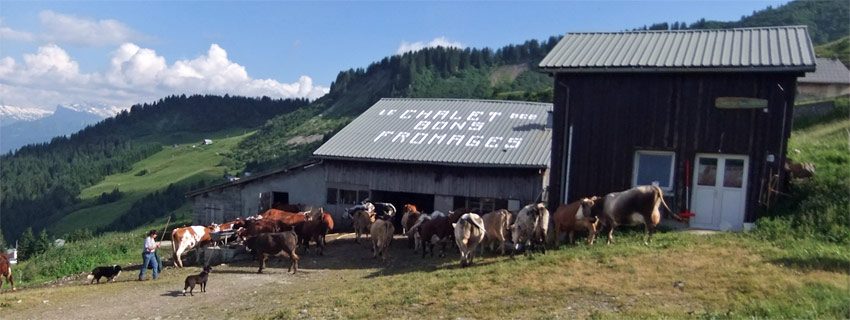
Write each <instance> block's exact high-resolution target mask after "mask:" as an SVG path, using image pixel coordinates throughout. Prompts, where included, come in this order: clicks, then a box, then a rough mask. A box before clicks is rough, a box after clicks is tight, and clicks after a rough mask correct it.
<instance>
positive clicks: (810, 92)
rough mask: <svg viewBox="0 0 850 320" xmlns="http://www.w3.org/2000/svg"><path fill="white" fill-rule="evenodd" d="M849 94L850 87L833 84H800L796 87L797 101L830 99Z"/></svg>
mask: <svg viewBox="0 0 850 320" xmlns="http://www.w3.org/2000/svg"><path fill="white" fill-rule="evenodd" d="M848 94H850V85H847V84H835V83H801V84H799V85H798V86H797V98H798V100H819V99H831V98H835V97H838V96H844V95H848Z"/></svg>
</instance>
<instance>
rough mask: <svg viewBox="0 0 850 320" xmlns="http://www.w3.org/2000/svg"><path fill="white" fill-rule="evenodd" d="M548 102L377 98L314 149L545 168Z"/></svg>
mask: <svg viewBox="0 0 850 320" xmlns="http://www.w3.org/2000/svg"><path fill="white" fill-rule="evenodd" d="M551 111H552V104H550V103H536V102H521V101H494V100H462V99H386V98H385V99H381V100H380V101H378V102H377V103H376V104H375V105H373V106H372V107H371V108H369V109H368V110H366V111H365V112H363V114H361V115H360V116H359V117H357V119H354V121H352V122H351V123H350V124H349V125H348V126H346V127H345V128H343V129H342V130H341V131H340V132H339V133H337V134H336V135H334V136H333V138H331V139H330V140H328V142H326V143H325V144H323V145H322V146H321V147H319V149H318V150H316V151H315V152H314V153H313V155H314V156H317V157H320V158H327V159H352V160H369V161H383V162H403V163H427V164H439V165H452V166H471V167H528V168H547V167H548V166H549V152H550V149H551V140H552V130H551V129H552V128H551V119H550V117H551Z"/></svg>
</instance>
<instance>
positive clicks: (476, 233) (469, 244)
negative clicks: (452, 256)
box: [452, 213, 485, 267]
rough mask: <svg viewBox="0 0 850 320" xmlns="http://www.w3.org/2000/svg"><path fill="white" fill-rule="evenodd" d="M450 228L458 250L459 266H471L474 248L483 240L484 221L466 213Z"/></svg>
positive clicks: (479, 217)
mask: <svg viewBox="0 0 850 320" xmlns="http://www.w3.org/2000/svg"><path fill="white" fill-rule="evenodd" d="M452 226H453V227H454V229H455V242H456V243H457V247H458V249H460V266H461V267H466V266H468V265H471V264H472V259H473V258H475V247H477V246H478V244H480V243H481V241H483V240H484V232H485V230H484V220H483V219H481V216H479V215H477V214H474V213H466V214H464V215H462V216H460V220H458V221H457V223H453V224H452Z"/></svg>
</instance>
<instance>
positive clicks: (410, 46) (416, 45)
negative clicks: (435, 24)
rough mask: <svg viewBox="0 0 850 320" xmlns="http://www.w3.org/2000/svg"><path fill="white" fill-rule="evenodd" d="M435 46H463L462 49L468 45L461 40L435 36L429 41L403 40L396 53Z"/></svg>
mask: <svg viewBox="0 0 850 320" xmlns="http://www.w3.org/2000/svg"><path fill="white" fill-rule="evenodd" d="M435 47H444V48H461V49H463V48H465V47H466V46H464V45H463V44H462V43H460V42H457V41H451V40H449V39H448V38H446V37H437V38H434V39H433V40H431V41H428V42H423V41H417V42H412V43H410V42H407V41H402V42H401V44H400V45H399V46H398V50H396V54H404V53H405V52H411V51H419V50H422V49H425V48H435Z"/></svg>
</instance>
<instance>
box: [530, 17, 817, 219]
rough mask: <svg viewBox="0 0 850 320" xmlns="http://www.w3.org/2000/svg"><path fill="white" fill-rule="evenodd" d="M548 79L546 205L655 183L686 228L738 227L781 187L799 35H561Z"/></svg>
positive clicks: (802, 55) (785, 31)
mask: <svg viewBox="0 0 850 320" xmlns="http://www.w3.org/2000/svg"><path fill="white" fill-rule="evenodd" d="M539 67H540V68H541V69H542V70H543V71H545V72H549V73H550V74H552V75H553V76H554V113H553V116H554V118H553V120H554V124H553V131H552V134H553V141H552V162H551V164H552V165H551V169H550V170H551V174H550V182H549V187H550V193H549V200H550V205H552V206H555V205H556V204H558V203H561V202H568V201H574V200H577V199H579V198H581V197H585V196H591V195H604V194H606V193H609V192H615V191H620V190H624V189H628V188H630V187H632V186H635V185H648V184H657V185H659V186H660V187H661V188H662V189H663V190H665V192H666V193H667V196H668V203H671V204H673V210H677V211H678V210H680V209H685V208H689V209H690V210H691V211H693V212H694V213H696V216H694V217H693V218H692V219H691V220H690V227H693V228H704V229H716V230H741V229H743V228H744V224H745V223H751V222H753V221H755V219H756V218H757V217H758V216H759V215H760V214H761V213H762V212H763V211H764V210H765V205H766V204H767V203H769V202H770V200H771V199H772V198H773V197H775V191H776V190H781V189H782V187H783V186H782V181H783V180H784V179H783V178H784V172H783V170H782V165H783V163H784V161H785V151H786V148H787V140H788V137H789V135H790V132H791V116H792V112H793V105H794V98H795V94H796V92H797V91H796V90H797V89H796V87H797V78H798V77H801V76H803V75H804V74H805V73H806V72H811V71H814V70H815V56H814V51H813V47H812V43H811V40H810V38H809V35H808V31H807V29H806V27H805V26H788V27H765V28H746V29H727V30H680V31H638V32H600V33H570V34H567V35H566V36H564V38H563V39H562V40H561V41H560V42H559V43H558V44H557V45H556V46H555V47H554V48H553V49H552V50H551V52H549V54H548V55H547V56H546V57H545V58H544V59H543V60H542V61H541V62H540V65H539Z"/></svg>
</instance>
